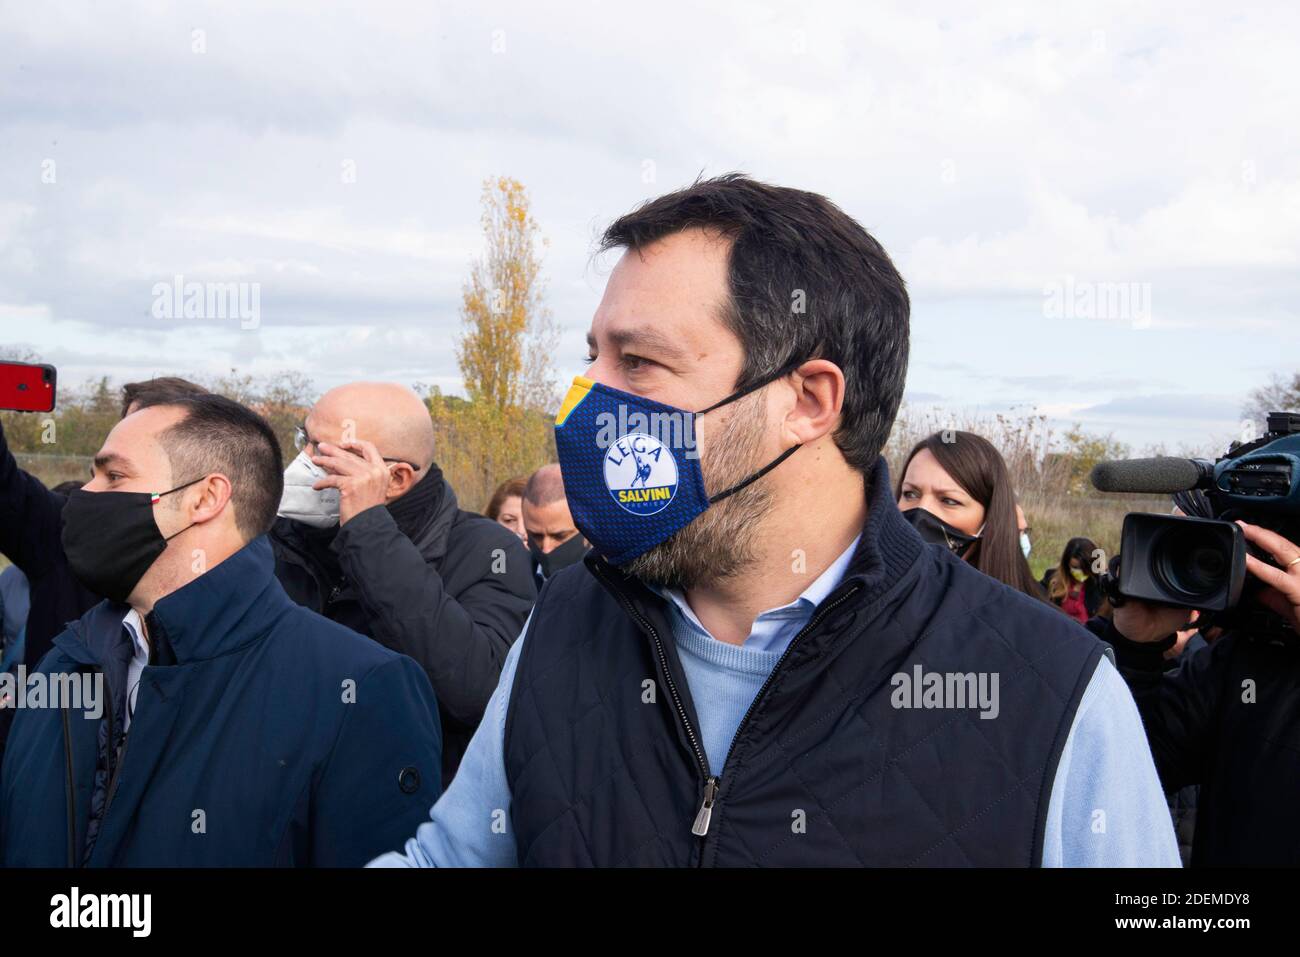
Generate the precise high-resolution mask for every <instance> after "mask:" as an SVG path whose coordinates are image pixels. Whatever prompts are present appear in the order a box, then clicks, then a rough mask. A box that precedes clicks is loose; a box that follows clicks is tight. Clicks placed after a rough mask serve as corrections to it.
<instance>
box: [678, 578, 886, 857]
mask: <svg viewBox="0 0 1300 957" xmlns="http://www.w3.org/2000/svg"><path fill="white" fill-rule="evenodd" d="M861 588H862V585H861V583H859V582H855V583H854V584H853V585H851V586H850V587H849V588H848V589H847V590H846V591H845V592H844V593H843V594H842V595H840V596H839V597H838V598H835V599H834V600H833V601H830V602H827V603H826V604H825V605H823V606H822V607H821V608H819V609H817V611H816V613H815V614H814V615H813V616H812V618H811V619H809V621H808V624H806V625H804V626H803V627H802V628H800V629H799V631H798V633H797V634H796V635H795V636H794V637H793V638H791V639H790V643H789V644H788V645H786V646H785V651H783V652H781V657H780V658H778V659H777V660H776V664H775V665H773V666H772V670H771V671H770V672H769V673H768V676H767V679H766V680H765V681H764V682H763V684H762V686H761V687H760V688H759V689H758V694H756V695H754V700H753V701H751V702H750V703H749V709H748V710H747V711H746V712H745V716H744V717H743V718H741V719H740V724H738V725H736V733H735V734H734V735H733V736H732V738H731V746H730V747H729V748H727V757H726V758H725V759H724V760H723V762H722V772H723V774H726V771H727V765H728V764H730V763H731V755H732V754H733V753H734V752H735V750H736V742H737V741H739V740H740V734H741V732H742V731H744V730H745V725H747V724H749V719H750V717H751V716H752V715H753V714H754V711H755V710H756V709H757V708H758V705H759V702H761V701H762V700H763V696H764V695H765V694H767V689H768V688H770V687H771V686H772V682H773V681H775V680H776V676H777V674H778V673H779V672H780V670H781V666H782V665H784V664H785V662H786V659H787V658H789V657H790V653H791V652H793V651H794V649H795V646H796V645H798V644H799V642H801V641H802V640H803V639H804V638H805V637H806V636H807V635H808V634H809V633H810V632H811V631H813V629H815V628H816V627H817V626H818V625H820V624H821V623H822V622H823V621H825V619H826V616H827V615H829V614H830V613H831V612H832V611H834V610H835V609H836V608H838V607H839V606H840V605H842V604H844V603H845V602H846V601H848V600H849V599H850V598H852V597H853V596H854V595H856V594H857V593H858V591H859V590H860V589H861ZM710 780H714V779H712V778H711V779H710ZM716 780H717V781H719V782H721V777H719V778H717V779H716ZM720 787H721V784H720V783H719V786H718V787H717V788H714V792H713V794H712V795H710V794H709V792H708V790H707V789H706V791H705V807H703V808H700V814H699V816H698V817H696V819H695V827H696V830H694V831H693V832H692V833H694V834H696V835H698V836H699V837H704V836H705V835H706V834H707V833H708V831H709V821H710V819H711V818H712V817H713V809H714V806H715V805H716V804H717V791H718V790H719V789H720ZM701 821H702V822H703V828H701V827H700V825H701ZM702 860H703V859H702V858H701V861H702Z"/></svg>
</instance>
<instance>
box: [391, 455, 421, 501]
mask: <svg viewBox="0 0 1300 957" xmlns="http://www.w3.org/2000/svg"><path fill="white" fill-rule="evenodd" d="M389 465H390V468H389V469H388V501H390V502H391V501H393V500H394V499H398V498H401V497H402V496H403V495H405V494H406V493H407V492H409V491H410V490H411V489H412V488H413V487H414V486H415V483H416V482H418V481H419V480H420V478H419V475H418V474H417V473H416V471H415V469H413V468H411V467H410V466H409V465H407V464H406V463H405V462H397V463H389Z"/></svg>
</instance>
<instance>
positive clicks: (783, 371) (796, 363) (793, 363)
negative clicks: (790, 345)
mask: <svg viewBox="0 0 1300 957" xmlns="http://www.w3.org/2000/svg"><path fill="white" fill-rule="evenodd" d="M803 363H804V360H803V359H792V360H790V361H789V362H787V363H786V364H785V365H783V366H782V367H781V368H780V369H779V370H777V371H776V372H775V373H773V374H772V375H770V376H768V377H767V378H764V379H759V380H758V381H757V382H755V383H754V384H753V385H751V386H749V388H747V389H741V390H740V391H739V392H734V393H732V394H731V395H729V396H727V397H726V398H725V399H723V400H722V401H721V402H715V403H714V404H713V405H711V406H709V407H708V408H707V409H702V410H700V411H699V412H696V413H695V414H696V415H704V414H705V413H707V412H712V411H713V410H714V409H720V408H722V406H724V405H728V404H729V403H732V402H735V401H736V400H737V399H743V398H744V397H745V396H747V395H749V394H750V393H751V392H756V391H758V390H759V389H761V388H763V387H764V386H769V385H771V384H772V383H773V382H775V381H777V380H778V379H784V378H785V377H786V376H788V375H789V374H790V373H791V372H793V371H794V370H795V369H797V368H799V367H800V366H801V365H803ZM800 448H802V443H800V444H799V445H792V446H790V447H789V448H788V449H786V450H785V451H784V452H782V453H781V454H780V455H778V456H777V457H776V458H775V459H773V460H772V461H771V462H769V463H767V465H765V466H763V467H762V468H761V469H759V470H758V471H757V472H755V473H754V474H753V475H751V476H750V477H749V478H747V479H745V481H743V482H741V483H740V484H738V485H733V486H732V487H731V488H729V489H727V490H726V491H723V492H719V493H718V494H717V495H714V496H712V497H710V498H709V504H710V505H716V504H717V503H718V502H721V501H722V500H723V499H724V498H726V497H727V496H729V495H735V494H736V493H737V492H739V491H740V490H741V489H743V488H745V487H746V486H748V485H752V484H754V483H755V482H757V481H758V480H759V479H761V478H762V477H763V476H764V475H766V474H767V473H768V472H770V471H772V469H774V468H776V467H777V466H778V465H780V464H781V463H782V462H784V461H785V460H786V459H788V458H789V457H790V456H792V455H794V453H795V452H797V451H799V449H800Z"/></svg>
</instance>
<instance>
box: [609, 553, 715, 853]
mask: <svg viewBox="0 0 1300 957" xmlns="http://www.w3.org/2000/svg"><path fill="white" fill-rule="evenodd" d="M589 567H591V568H592V569H593V570H595V571H596V574H597V575H599V576H600V577H601V578H602V579H604V581H605V583H606V585H607V586H609V587H610V591H612V592H613V593H614V595H615V597H616V598H617V599H618V603H619V604H620V605H622V606H623V611H625V612H626V613H627V614H628V616H629V617H630V618H631V619H632V620H633V621H635V622H636V623H637V624H638V625H639V626H640V627H641V630H642V631H644V632H645V633H646V634H647V635H649V636H650V638H651V640H652V641H654V644H655V653H656V654H658V655H659V666H660V668H662V669H663V673H664V682H665V683H666V684H667V685H668V693H669V694H670V695H671V696H672V699H673V706H674V707H675V708H676V709H677V717H678V718H680V719H681V722H682V727H683V728H685V729H686V737H687V738H688V739H689V740H690V742H691V750H692V751H693V752H694V753H695V761H696V764H698V765H699V769H700V777H701V778H702V779H703V780H704V803H703V804H702V805H701V806H700V810H699V811H698V812H697V813H696V815H695V823H694V824H692V825H691V833H692V834H694V835H695V836H696V837H703V836H704V835H705V834H707V833H708V831H709V818H710V817H711V816H712V815H713V802H714V799H715V797H716V796H717V793H718V779H717V778H716V777H714V776H713V775H711V774H710V773H709V759H708V758H706V757H705V756H704V749H703V748H702V747H700V739H699V738H698V737H697V736H696V734H695V729H694V728H693V727H691V721H690V718H688V717H687V716H686V708H685V707H684V706H683V705H682V699H681V697H680V696H679V695H678V694H677V684H676V683H675V682H674V681H673V675H672V672H671V671H669V669H668V656H667V654H665V653H664V643H663V640H662V639H661V638H660V637H659V632H658V631H656V630H655V626H654V625H652V624H651V623H650V622H649V621H647V620H646V618H645V616H644V615H642V614H641V613H640V612H639V611H637V610H636V608H635V607H634V606H633V605H632V603H631V602H630V601H628V599H627V596H626V595H624V594H623V592H622V590H621V589H620V588H619V587H618V585H617V584H616V583H615V582H612V581H611V580H610V579H609V577H608V576H607V575H606V574H605V572H604V569H602V568H601V567H600V565H599V564H594V565H592V566H589Z"/></svg>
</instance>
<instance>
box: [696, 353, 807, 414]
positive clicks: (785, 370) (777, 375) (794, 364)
mask: <svg viewBox="0 0 1300 957" xmlns="http://www.w3.org/2000/svg"><path fill="white" fill-rule="evenodd" d="M803 364H804V360H803V359H791V360H790V361H789V362H787V363H786V364H785V365H783V366H782V367H781V368H780V369H778V370H777V371H776V372H774V373H773V374H772V375H770V376H768V377H766V378H764V379H759V380H758V381H757V382H755V383H754V384H753V385H751V386H749V387H748V388H745V389H741V390H740V391H739V392H733V393H731V395H729V396H727V397H726V398H725V399H723V400H722V401H720V402H715V403H713V405H711V406H709V407H708V408H707V409H701V410H700V411H699V412H696V413H695V414H696V415H706V414H708V413H709V412H712V411H713V410H714V409H720V408H722V407H723V406H724V405H730V404H731V403H732V402H735V401H736V400H737V399H743V398H744V397H745V396H747V395H749V394H750V393H751V392H757V391H758V390H759V389H761V388H763V387H764V386H767V385H771V384H772V383H773V382H775V381H776V380H777V379H784V378H785V377H786V376H788V375H789V374H790V373H791V372H793V371H794V370H795V369H797V368H799V367H800V366H801V365H803Z"/></svg>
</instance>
